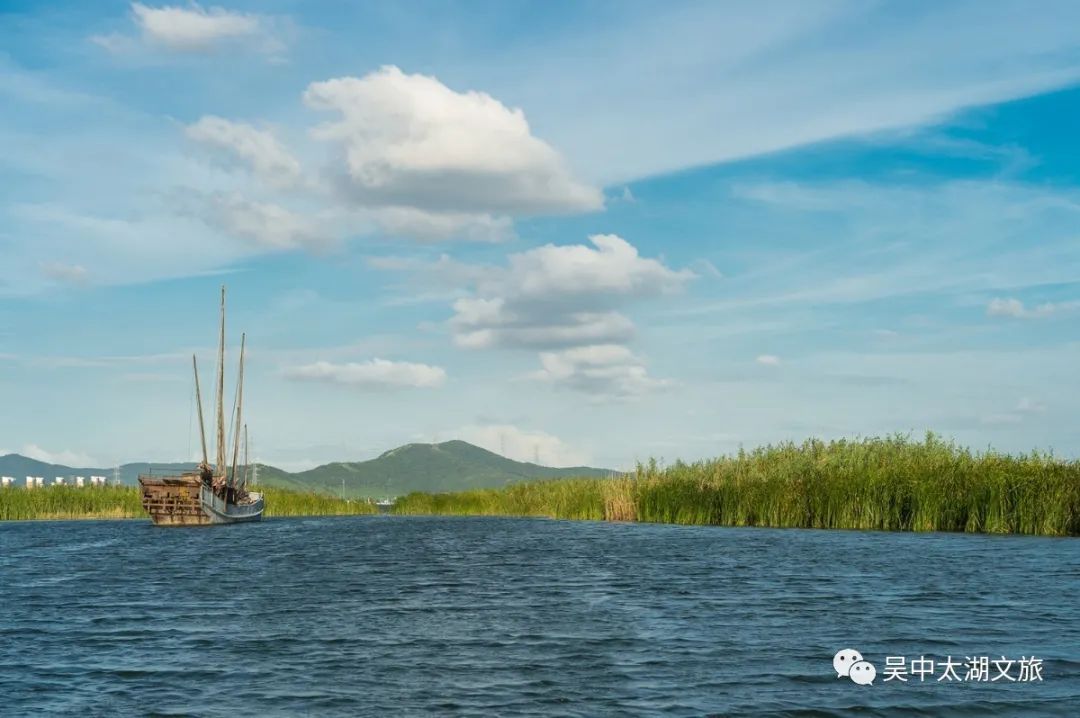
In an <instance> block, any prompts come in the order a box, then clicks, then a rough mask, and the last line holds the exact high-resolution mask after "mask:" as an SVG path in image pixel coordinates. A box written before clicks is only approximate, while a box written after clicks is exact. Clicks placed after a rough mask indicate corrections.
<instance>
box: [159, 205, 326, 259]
mask: <svg viewBox="0 0 1080 718" xmlns="http://www.w3.org/2000/svg"><path fill="white" fill-rule="evenodd" d="M176 196H177V197H178V198H179V204H178V210H179V211H180V213H181V214H186V215H189V216H193V217H197V218H199V219H200V220H202V221H203V222H205V223H206V224H207V225H209V226H210V227H213V228H215V229H218V230H220V231H222V232H225V233H226V234H228V235H230V236H233V237H236V238H238V239H241V240H243V241H245V242H247V243H248V244H249V245H251V246H253V247H257V248H260V249H263V250H267V251H281V250H290V249H315V250H323V249H326V248H327V247H329V246H331V245H332V244H333V243H334V241H335V240H334V238H333V235H332V233H331V231H330V230H329V229H328V228H327V227H324V226H323V224H322V223H321V222H319V221H318V220H316V219H313V218H311V217H308V216H306V215H301V214H298V213H296V212H293V211H292V210H289V209H287V208H285V207H282V206H280V205H277V204H273V203H270V202H256V201H253V200H249V199H246V198H244V197H241V196H239V195H236V194H223V193H218V194H209V195H203V194H199V193H195V192H190V193H178V194H177V195H176Z"/></svg>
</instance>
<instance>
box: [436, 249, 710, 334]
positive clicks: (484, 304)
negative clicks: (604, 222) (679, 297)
mask: <svg viewBox="0 0 1080 718" xmlns="http://www.w3.org/2000/svg"><path fill="white" fill-rule="evenodd" d="M589 240H590V242H592V244H593V247H589V246H586V245H567V246H556V245H552V244H548V245H544V246H542V247H537V248H535V249H530V250H527V251H525V252H521V253H518V254H512V255H510V257H509V260H508V266H507V267H505V268H492V269H490V270H488V271H487V272H485V273H483V274H481V275H480V277H479V279H478V280H477V281H476V291H475V294H474V296H471V297H466V298H462V299H459V300H457V301H456V302H455V303H454V312H455V313H454V317H453V318H452V319H451V320H450V326H451V328H452V329H453V330H454V334H455V340H456V341H457V342H458V343H459V344H461V345H463V346H468V347H477V348H482V347H492V346H518V347H541V348H544V347H552V348H554V347H567V346H581V345H591V344H608V343H613V342H624V341H627V340H628V339H629V338H630V337H631V336H632V334H633V324H632V323H631V322H630V320H629V319H627V318H626V317H625V316H623V315H622V314H620V313H619V312H617V311H615V308H616V307H617V306H619V305H621V304H624V303H626V302H629V301H632V300H636V299H642V298H647V297H652V296H657V295H660V294H665V293H670V292H674V291H677V290H679V289H681V288H682V287H683V286H684V285H685V284H686V283H687V282H688V281H689V280H690V279H692V278H693V277H694V276H695V275H694V274H693V273H692V272H690V271H688V270H678V271H676V270H673V269H670V268H668V267H666V266H665V265H664V264H662V263H661V262H659V261H657V260H655V259H646V258H643V257H641V256H640V255H639V254H638V251H637V249H636V248H635V247H634V246H633V245H631V244H630V243H629V242H627V241H626V240H624V239H622V238H621V237H618V236H616V235H612V234H603V235H592V236H591V237H589Z"/></svg>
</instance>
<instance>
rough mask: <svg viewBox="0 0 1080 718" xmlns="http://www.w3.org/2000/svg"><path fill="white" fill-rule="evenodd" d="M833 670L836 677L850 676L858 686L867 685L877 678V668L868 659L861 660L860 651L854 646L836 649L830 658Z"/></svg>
mask: <svg viewBox="0 0 1080 718" xmlns="http://www.w3.org/2000/svg"><path fill="white" fill-rule="evenodd" d="M832 665H833V670H834V671H836V677H837V678H844V677H847V678H850V679H851V680H852V682H854V683H858V684H859V685H860V686H869V685H871V684H873V682H874V679H875V678H877V669H876V668H874V664H873V663H871V662H870V661H867V660H863V656H862V654H861V653H859V652H858V651H856V650H855V649H854V648H845V649H843V650H840V651H837V652H836V655H835V656H833V659H832Z"/></svg>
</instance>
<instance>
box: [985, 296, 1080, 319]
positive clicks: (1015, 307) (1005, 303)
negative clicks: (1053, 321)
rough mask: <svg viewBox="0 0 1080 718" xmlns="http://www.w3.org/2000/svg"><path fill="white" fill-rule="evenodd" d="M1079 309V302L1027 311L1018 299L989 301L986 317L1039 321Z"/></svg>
mask: <svg viewBox="0 0 1080 718" xmlns="http://www.w3.org/2000/svg"><path fill="white" fill-rule="evenodd" d="M1076 309H1080V301H1070V302H1058V303H1054V302H1047V303H1045V304H1040V305H1038V306H1036V307H1032V308H1031V309H1028V308H1027V307H1025V306H1024V303H1023V302H1022V301H1020V300H1019V299H1015V298H1009V299H991V300H990V303H989V304H987V305H986V315H987V316H990V317H1011V318H1013V319H1039V318H1041V317H1049V316H1051V315H1054V314H1060V313H1063V312H1070V311H1074V310H1076Z"/></svg>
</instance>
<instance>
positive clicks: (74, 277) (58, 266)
mask: <svg viewBox="0 0 1080 718" xmlns="http://www.w3.org/2000/svg"><path fill="white" fill-rule="evenodd" d="M41 271H42V273H43V274H44V275H45V276H46V277H48V278H50V279H55V280H56V281H58V282H66V283H68V284H85V283H86V280H87V272H86V267H84V266H82V265H81V264H64V263H63V262H43V263H42V264H41Z"/></svg>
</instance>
